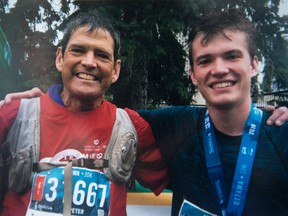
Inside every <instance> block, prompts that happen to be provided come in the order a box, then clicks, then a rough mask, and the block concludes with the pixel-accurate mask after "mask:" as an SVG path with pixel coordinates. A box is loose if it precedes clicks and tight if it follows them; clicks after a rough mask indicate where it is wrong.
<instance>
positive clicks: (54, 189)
mask: <svg viewBox="0 0 288 216" xmlns="http://www.w3.org/2000/svg"><path fill="white" fill-rule="evenodd" d="M72 169H73V170H72V194H71V196H72V208H71V214H72V215H75V216H78V215H85V216H89V215H91V216H92V215H98V216H108V213H109V206H110V182H109V180H108V179H107V178H106V177H105V175H104V174H103V173H101V172H99V171H96V170H90V169H87V168H80V167H73V168H72ZM31 191H32V192H31V199H30V204H29V208H28V210H27V213H26V216H35V215H37V216H48V215H49V216H54V215H55V216H56V215H63V197H64V167H57V168H53V169H50V170H46V171H41V172H39V173H37V174H35V175H34V179H33V186H32V190H31Z"/></svg>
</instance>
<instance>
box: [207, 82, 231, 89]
mask: <svg viewBox="0 0 288 216" xmlns="http://www.w3.org/2000/svg"><path fill="white" fill-rule="evenodd" d="M232 85H233V83H232V82H223V83H216V84H214V85H213V86H212V88H225V87H229V86H232Z"/></svg>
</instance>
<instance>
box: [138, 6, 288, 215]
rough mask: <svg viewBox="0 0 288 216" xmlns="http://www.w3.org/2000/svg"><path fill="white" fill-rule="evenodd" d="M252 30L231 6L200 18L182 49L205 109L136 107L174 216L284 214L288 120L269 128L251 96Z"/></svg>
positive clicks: (253, 65) (254, 59)
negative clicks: (161, 166) (155, 145)
mask: <svg viewBox="0 0 288 216" xmlns="http://www.w3.org/2000/svg"><path fill="white" fill-rule="evenodd" d="M255 34H256V33H255V28H254V26H253V24H252V23H251V22H250V21H249V20H248V19H247V18H245V16H244V15H243V14H241V13H240V12H239V11H237V10H234V9H231V10H228V11H222V12H219V13H216V14H212V15H210V16H207V17H204V18H203V19H202V20H201V21H200V22H199V23H198V24H197V25H195V26H194V27H193V29H192V31H191V33H190V35H189V40H188V41H189V46H188V47H189V60H190V66H191V69H190V76H191V80H192V82H193V84H194V85H196V86H197V87H198V88H199V91H200V92H201V93H202V95H203V97H204V98H205V100H206V103H207V109H205V110H199V109H198V110H197V109H194V108H193V107H188V106H184V107H172V108H164V109H161V110H155V111H151V112H147V111H146V112H145V111H142V112H141V115H142V116H143V117H144V119H146V120H148V122H149V123H150V125H151V126H152V129H153V131H154V134H155V137H156V139H157V142H159V145H160V147H161V151H162V153H163V156H164V158H165V159H166V160H167V161H168V162H169V164H170V165H169V174H170V178H171V182H170V184H169V188H170V189H171V190H172V191H173V199H172V200H173V201H172V215H173V216H174V215H175V216H176V215H223V216H224V215H238V216H240V215H267V216H268V215H283V216H284V215H287V212H288V205H287V203H288V157H287V156H288V145H287V143H288V142H287V133H288V124H287V123H284V124H283V125H282V126H280V127H276V126H268V125H267V124H265V122H266V121H267V119H268V117H269V116H270V114H269V113H267V112H265V111H261V110H259V109H257V108H256V107H254V105H253V104H252V102H251V94H250V90H251V89H250V85H251V78H252V77H254V76H256V75H257V73H258V58H257V47H256V41H255ZM175 146H178V147H179V146H180V147H179V148H178V149H177V150H176V152H174V150H175V149H176V147H175ZM179 211H180V213H179ZM196 212H198V213H196ZM199 212H201V213H199Z"/></svg>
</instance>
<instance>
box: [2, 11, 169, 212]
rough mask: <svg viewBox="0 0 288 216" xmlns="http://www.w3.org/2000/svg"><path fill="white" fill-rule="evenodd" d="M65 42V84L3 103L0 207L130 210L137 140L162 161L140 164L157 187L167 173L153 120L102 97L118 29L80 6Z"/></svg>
mask: <svg viewBox="0 0 288 216" xmlns="http://www.w3.org/2000/svg"><path fill="white" fill-rule="evenodd" d="M60 45H61V46H59V47H58V49H57V53H56V60H55V63H56V67H57V69H58V71H59V72H60V73H61V77H62V84H58V85H54V86H52V87H50V89H49V92H48V93H46V94H44V95H43V96H41V97H40V98H35V99H22V100H14V101H13V102H12V103H11V104H9V105H4V106H3V107H2V109H1V112H0V144H1V145H0V180H1V183H0V195H1V196H0V198H1V200H0V201H1V204H3V205H2V206H3V209H2V211H1V208H0V215H3V216H12V215H15V216H21V215H43V216H44V215H65V216H68V215H71V214H72V215H103V216H108V215H109V216H126V215H127V213H126V198H127V191H126V186H127V183H128V181H129V178H130V177H131V172H132V169H133V167H134V165H135V159H136V148H137V150H138V151H139V152H138V154H137V156H138V158H139V159H141V160H143V161H145V162H147V163H149V164H150V165H152V167H156V166H157V168H155V169H154V170H150V171H149V170H146V168H145V167H144V168H143V169H141V168H139V169H140V170H142V171H144V172H145V170H146V172H145V174H147V176H145V180H147V181H149V182H148V185H150V186H151V187H149V186H148V187H149V188H150V189H151V190H153V192H155V194H159V193H160V192H161V191H162V189H163V186H157V185H156V183H159V182H161V183H162V184H163V185H166V183H165V182H167V179H168V177H167V169H166V168H165V167H161V166H159V164H162V158H161V155H160V152H159V150H158V149H156V145H155V139H154V137H153V134H152V130H151V128H150V127H149V125H148V123H147V122H145V121H144V120H143V119H142V118H141V117H140V116H139V115H138V114H137V113H136V112H134V111H132V110H128V109H126V112H125V111H124V110H121V109H118V108H117V107H116V106H115V105H114V104H112V103H110V102H108V101H106V100H105V99H104V95H105V93H106V91H107V90H108V88H109V87H110V86H111V84H113V83H115V82H116V81H117V79H118V77H119V74H120V66H121V62H120V60H119V59H118V51H119V47H120V38H119V35H118V32H117V31H116V30H114V28H113V27H112V25H111V24H110V22H109V21H108V20H106V19H105V18H104V17H102V16H101V15H100V14H98V13H97V12H95V11H89V12H87V11H86V12H83V13H78V12H77V13H76V15H75V16H74V17H73V18H72V19H71V20H69V22H68V25H67V27H66V31H65V32H64V36H63V39H62V41H61V44H60ZM127 114H128V115H129V116H128V115H127ZM133 125H134V126H133ZM137 143H138V145H137ZM31 149H33V150H31ZM145 149H148V150H149V153H151V154H149V153H147V152H146V153H145ZM144 153H145V154H144ZM7 161H8V164H6V162H7ZM3 163H4V164H3ZM153 164H154V165H153ZM5 169H8V170H9V172H7V170H5ZM32 171H34V172H35V175H32ZM140 173H141V171H140ZM32 176H33V182H31V181H30V180H31V179H32ZM145 180H144V181H145ZM6 184H8V186H7V185H6ZM5 192H6V193H5ZM2 199H3V203H2Z"/></svg>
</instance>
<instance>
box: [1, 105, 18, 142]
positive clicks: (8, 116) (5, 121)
mask: <svg viewBox="0 0 288 216" xmlns="http://www.w3.org/2000/svg"><path fill="white" fill-rule="evenodd" d="M19 106H20V100H13V101H12V102H11V103H10V104H8V105H4V106H3V107H2V108H1V110H0V144H1V143H3V142H4V141H5V139H6V136H7V134H8V131H9V129H10V128H11V126H12V124H13V123H14V121H15V119H16V116H17V114H18V110H19Z"/></svg>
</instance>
